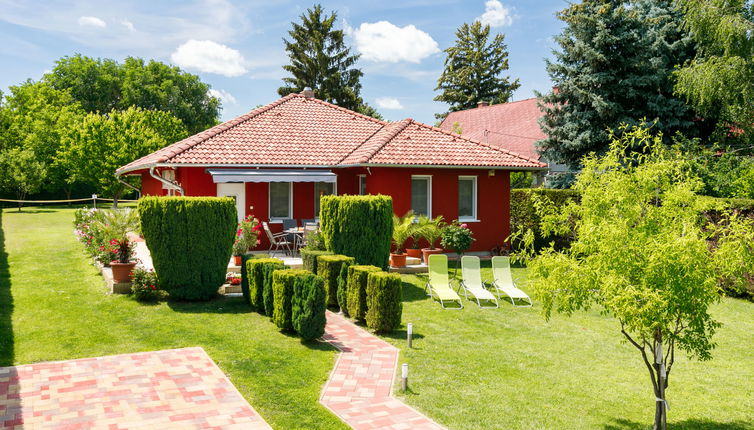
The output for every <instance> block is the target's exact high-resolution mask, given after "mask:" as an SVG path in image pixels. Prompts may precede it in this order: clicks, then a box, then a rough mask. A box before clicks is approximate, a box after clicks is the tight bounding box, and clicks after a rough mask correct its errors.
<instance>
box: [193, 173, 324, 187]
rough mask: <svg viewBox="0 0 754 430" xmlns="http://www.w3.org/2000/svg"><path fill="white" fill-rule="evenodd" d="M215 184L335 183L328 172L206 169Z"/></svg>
mask: <svg viewBox="0 0 754 430" xmlns="http://www.w3.org/2000/svg"><path fill="white" fill-rule="evenodd" d="M207 173H209V174H210V175H212V181H213V182H214V183H216V184H219V183H226V182H336V180H337V178H338V175H336V174H335V173H333V172H331V171H329V170H261V169H207Z"/></svg>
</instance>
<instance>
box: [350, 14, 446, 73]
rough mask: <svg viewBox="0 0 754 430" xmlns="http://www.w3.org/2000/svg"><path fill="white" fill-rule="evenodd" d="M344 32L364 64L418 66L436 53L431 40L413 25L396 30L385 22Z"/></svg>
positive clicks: (437, 48) (436, 46) (362, 25)
mask: <svg viewBox="0 0 754 430" xmlns="http://www.w3.org/2000/svg"><path fill="white" fill-rule="evenodd" d="M346 31H347V32H348V33H349V34H350V35H351V36H352V37H353V39H354V41H355V42H356V49H357V50H358V51H359V52H360V53H361V55H362V58H364V59H365V60H371V61H380V62H388V63H397V62H399V61H408V62H411V63H418V62H420V61H421V60H423V59H424V58H427V57H429V56H430V55H432V54H434V53H436V52H440V48H439V47H438V45H437V42H435V40H434V39H432V36H430V35H429V34H427V33H425V32H423V31H421V30H419V29H418V28H416V27H415V26H413V25H407V26H405V27H398V26H396V25H394V24H392V23H390V22H388V21H379V22H375V23H368V22H364V23H362V24H361V25H360V26H359V28H356V29H354V28H350V27H346Z"/></svg>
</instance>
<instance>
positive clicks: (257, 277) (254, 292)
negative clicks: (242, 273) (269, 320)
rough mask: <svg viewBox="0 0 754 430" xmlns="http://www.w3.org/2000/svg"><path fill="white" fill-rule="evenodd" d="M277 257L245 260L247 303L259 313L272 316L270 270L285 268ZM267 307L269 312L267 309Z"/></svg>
mask: <svg viewBox="0 0 754 430" xmlns="http://www.w3.org/2000/svg"><path fill="white" fill-rule="evenodd" d="M285 268H286V266H285V264H283V261H282V260H278V259H277V258H251V259H248V260H246V274H247V275H248V278H249V303H250V304H251V306H253V307H254V309H256V310H257V311H259V312H260V313H263V314H265V315H268V316H272V307H273V306H274V305H273V302H272V272H273V271H275V270H281V269H285ZM268 308H269V313H268V312H267V309H268Z"/></svg>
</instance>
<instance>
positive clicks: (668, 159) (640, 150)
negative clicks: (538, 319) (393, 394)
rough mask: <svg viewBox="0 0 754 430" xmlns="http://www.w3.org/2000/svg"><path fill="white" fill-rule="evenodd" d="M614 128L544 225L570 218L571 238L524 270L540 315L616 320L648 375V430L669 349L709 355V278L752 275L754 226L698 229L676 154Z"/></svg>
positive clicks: (714, 291) (658, 404)
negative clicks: (570, 196) (594, 314)
mask: <svg viewBox="0 0 754 430" xmlns="http://www.w3.org/2000/svg"><path fill="white" fill-rule="evenodd" d="M621 131H623V132H625V133H624V134H623V137H622V138H621V139H620V140H615V141H613V142H612V143H611V145H610V148H609V150H608V152H607V154H606V155H605V156H604V157H598V156H589V157H587V158H586V159H585V161H584V168H583V170H582V172H581V173H580V174H579V176H578V179H577V182H576V184H575V188H576V189H577V190H578V191H579V192H580V194H581V202H580V203H576V202H572V203H571V204H569V205H568V206H566V207H565V208H564V209H563V210H562V211H558V210H555V209H552V208H550V210H549V214H547V215H545V217H544V219H543V228H544V229H545V230H546V231H549V232H557V231H558V230H559V229H561V228H562V226H564V225H572V224H573V223H574V222H575V236H576V240H575V241H574V242H573V243H572V245H571V247H570V248H568V249H565V250H562V251H555V250H554V249H553V248H550V249H548V250H545V251H544V252H543V253H542V254H541V255H540V256H538V257H536V258H535V259H534V260H533V261H532V262H531V263H530V265H529V273H530V277H531V279H532V282H533V286H534V288H535V296H536V297H537V298H538V300H539V301H540V302H541V303H542V308H543V312H544V315H545V317H546V318H548V319H549V318H550V317H551V314H552V312H553V311H556V312H562V313H565V314H567V315H570V314H572V313H573V312H575V311H577V310H585V309H588V308H590V307H591V306H598V307H600V308H601V310H602V312H603V313H604V314H605V315H612V316H614V317H615V318H617V319H618V321H619V322H620V332H621V334H622V335H623V336H624V338H625V340H626V341H628V343H630V344H631V345H633V346H634V347H635V348H637V350H638V351H639V353H640V355H641V358H642V360H643V362H644V364H645V366H646V368H647V370H648V372H649V375H650V379H651V382H652V387H653V390H654V396H655V398H656V401H655V402H654V403H655V428H657V429H659V428H662V429H664V428H665V419H666V406H667V403H666V399H667V397H666V391H665V390H666V389H667V388H668V377H669V375H670V373H671V370H672V369H673V364H674V360H675V349H676V347H678V348H679V349H680V350H682V351H685V352H686V353H687V354H688V355H689V356H690V357H692V358H694V357H695V358H698V359H700V360H707V359H709V358H711V351H712V349H713V348H714V346H715V344H714V342H713V341H712V337H713V335H714V333H715V330H716V329H717V328H718V327H719V326H720V323H719V322H717V321H715V320H714V319H713V318H712V316H711V315H710V313H709V307H710V305H711V304H713V303H715V302H717V301H719V300H720V295H719V287H718V280H720V279H726V280H728V281H730V282H733V283H735V284H743V283H745V277H744V276H743V274H745V273H747V272H748V273H751V270H752V269H754V247H753V246H752V240H754V229H752V227H754V223H752V221H751V220H744V219H739V218H737V217H736V216H734V215H730V214H727V215H724V217H723V222H722V223H721V224H720V225H714V224H709V225H705V224H704V221H703V220H704V217H702V216H701V215H702V214H701V212H702V210H703V209H704V207H703V205H702V200H701V199H699V198H698V196H697V194H696V191H697V190H698V189H699V188H700V187H701V185H702V184H701V181H700V180H699V179H698V178H696V177H695V176H693V174H691V173H690V171H689V170H688V169H686V168H685V166H684V164H685V159H684V156H683V155H682V154H681V153H673V152H671V151H670V150H669V149H667V148H666V147H664V146H663V142H662V137H661V136H660V135H652V134H650V132H649V131H648V130H647V129H644V128H630V129H629V128H624V129H623V130H621ZM545 212H547V211H545ZM721 212H722V213H723V214H725V211H722V209H721ZM567 220H571V221H570V222H567ZM574 220H575V221H574ZM561 232H562V231H561ZM710 239H714V243H716V247H712V246H710V242H709V240H710ZM653 400H654V399H653Z"/></svg>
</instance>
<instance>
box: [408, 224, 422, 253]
mask: <svg viewBox="0 0 754 430" xmlns="http://www.w3.org/2000/svg"><path fill="white" fill-rule="evenodd" d="M413 230H414V231H413V232H412V233H411V236H409V239H411V247H409V248H406V255H408V256H409V257H412V258H422V250H421V249H420V248H419V239H420V236H419V229H418V226H417V224H414V229H413Z"/></svg>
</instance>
